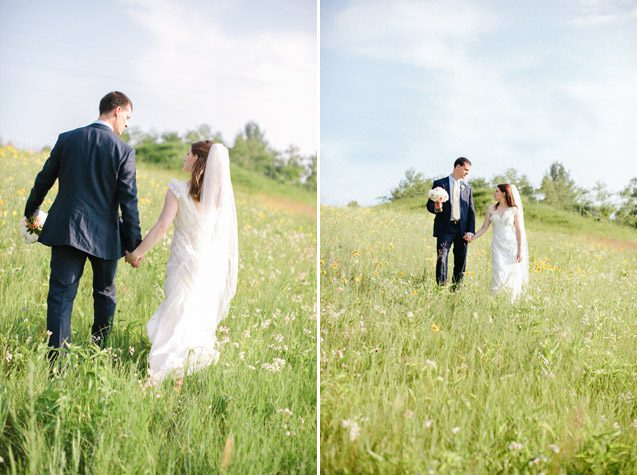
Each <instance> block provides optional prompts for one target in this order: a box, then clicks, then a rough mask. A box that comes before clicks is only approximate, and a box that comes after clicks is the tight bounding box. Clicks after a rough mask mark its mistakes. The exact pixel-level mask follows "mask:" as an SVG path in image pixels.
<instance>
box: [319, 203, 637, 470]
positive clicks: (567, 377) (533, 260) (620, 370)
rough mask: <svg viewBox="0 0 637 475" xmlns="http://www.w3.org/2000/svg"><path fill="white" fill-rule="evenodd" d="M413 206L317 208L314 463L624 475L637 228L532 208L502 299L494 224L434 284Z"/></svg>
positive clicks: (424, 228)
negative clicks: (514, 292) (517, 268)
mask: <svg viewBox="0 0 637 475" xmlns="http://www.w3.org/2000/svg"><path fill="white" fill-rule="evenodd" d="M422 206H423V203H422V202H419V201H418V200H412V201H409V200H407V199H406V200H399V201H398V202H397V203H394V204H385V205H381V206H376V207H372V208H355V207H352V208H333V207H327V206H326V207H322V208H321V270H320V274H321V286H320V288H321V334H322V343H321V421H320V426H321V468H322V470H323V471H325V473H540V472H544V473H633V471H634V467H635V466H637V430H636V427H637V413H636V412H635V407H636V406H635V395H636V394H637V362H636V359H635V348H637V333H636V332H635V331H634V330H635V316H636V315H637V304H636V303H635V302H637V285H636V283H637V231H636V230H634V229H632V228H625V227H621V226H616V225H612V224H602V223H597V222H595V221H593V220H586V219H584V218H581V217H580V216H577V215H573V214H569V213H564V212H561V211H556V210H554V209H551V208H549V207H546V206H541V205H529V206H528V207H527V209H528V211H527V215H528V220H527V223H526V224H527V234H528V239H529V251H530V284H529V287H528V289H527V292H526V295H525V296H524V297H523V298H522V299H521V300H520V301H519V302H518V303H516V304H511V303H510V301H509V299H508V298H507V296H506V295H491V293H490V290H489V289H490V280H491V256H490V253H491V250H490V245H491V231H489V233H487V234H486V235H485V236H484V237H483V238H481V239H479V240H477V241H475V242H474V243H472V244H470V247H469V255H468V264H467V274H466V278H465V282H464V285H463V287H462V288H461V289H460V290H459V291H458V292H455V293H452V292H450V291H449V290H448V289H446V288H444V289H440V288H438V287H437V286H436V284H435V265H436V257H437V256H436V244H435V240H434V238H433V237H432V225H433V215H431V214H430V213H428V212H427V211H426V210H424V209H423V208H422ZM480 224H481V219H479V224H478V225H480ZM450 259H452V256H451V257H450Z"/></svg>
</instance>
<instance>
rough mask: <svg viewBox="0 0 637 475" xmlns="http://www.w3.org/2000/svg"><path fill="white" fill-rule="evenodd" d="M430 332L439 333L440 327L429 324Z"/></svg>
mask: <svg viewBox="0 0 637 475" xmlns="http://www.w3.org/2000/svg"><path fill="white" fill-rule="evenodd" d="M431 331H432V332H434V333H438V332H439V331H440V327H439V326H438V325H436V324H435V323H432V324H431Z"/></svg>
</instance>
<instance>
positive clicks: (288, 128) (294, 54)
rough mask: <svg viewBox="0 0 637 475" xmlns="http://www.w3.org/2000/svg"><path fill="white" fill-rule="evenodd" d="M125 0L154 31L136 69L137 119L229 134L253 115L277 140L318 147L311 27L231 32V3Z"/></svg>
mask: <svg viewBox="0 0 637 475" xmlns="http://www.w3.org/2000/svg"><path fill="white" fill-rule="evenodd" d="M123 4H124V5H125V7H126V9H127V10H128V12H129V14H130V15H131V16H132V17H133V18H134V19H135V20H136V21H137V22H139V24H140V26H141V27H143V28H146V29H148V30H149V31H150V32H152V37H153V41H152V44H151V45H150V46H149V47H148V50H147V52H146V54H144V55H143V57H142V58H140V60H139V61H138V62H137V65H136V68H135V71H134V73H135V75H136V76H137V80H138V83H140V84H143V85H144V87H143V91H138V94H141V97H142V98H141V100H140V101H137V102H136V103H140V104H143V106H144V107H143V108H141V107H140V108H138V112H136V113H137V114H138V116H139V118H140V122H142V121H143V122H144V123H153V124H154V125H155V126H156V127H157V128H159V129H163V128H171V129H173V130H183V129H185V128H188V127H192V126H194V125H197V124H201V123H208V124H209V125H211V126H212V127H213V128H214V129H217V130H220V131H221V132H222V133H223V136H224V138H225V139H226V141H232V140H233V138H234V136H235V134H236V133H237V132H238V130H239V129H240V128H241V127H242V126H243V125H244V124H245V123H246V122H247V121H248V120H256V121H257V122H258V123H259V124H260V125H261V126H262V127H263V128H264V129H265V130H266V138H268V139H269V140H270V142H271V143H272V144H273V145H274V146H275V147H277V148H280V149H282V148H285V147H286V146H287V145H289V144H290V143H294V144H296V145H298V146H299V147H300V148H301V151H302V152H303V153H314V152H315V151H316V148H317V144H316V140H317V138H316V108H317V101H316V87H317V81H316V74H317V60H316V38H315V35H314V32H311V31H310V32H298V31H286V32H277V33H274V32H269V31H266V30H260V31H254V32H252V33H250V34H243V35H236V34H233V33H229V31H232V28H231V26H232V19H231V18H224V14H226V15H227V11H228V9H229V8H230V7H229V4H228V3H227V2H226V3H223V2H221V3H219V4H215V5H214V7H215V9H214V11H211V12H202V11H201V10H198V9H194V8H188V7H186V6H183V5H182V4H180V3H176V2H170V1H167V0H160V1H150V0H127V1H125V2H124V3H123ZM167 102H169V103H170V104H171V107H175V108H176V109H177V112H175V113H174V114H173V115H172V116H166V114H165V113H163V112H162V105H163V104H165V103H167Z"/></svg>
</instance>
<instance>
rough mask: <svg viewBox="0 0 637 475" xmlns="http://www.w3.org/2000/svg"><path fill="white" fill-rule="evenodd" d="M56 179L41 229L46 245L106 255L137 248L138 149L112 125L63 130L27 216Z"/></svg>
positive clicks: (40, 175)
mask: <svg viewBox="0 0 637 475" xmlns="http://www.w3.org/2000/svg"><path fill="white" fill-rule="evenodd" d="M56 179H57V180H59V186H58V194H57V196H56V197H55V201H54V202H53V205H52V206H51V209H49V211H48V213H49V215H48V217H47V219H46V222H45V223H44V227H43V229H42V232H41V233H40V238H39V241H40V242H41V243H42V244H46V245H47V246H72V247H74V248H76V249H79V250H81V251H84V252H86V253H88V254H90V255H93V256H96V257H99V258H101V259H108V260H114V259H119V258H120V257H122V256H123V255H124V252H123V251H124V249H126V250H129V251H132V250H133V249H134V248H135V247H136V244H137V243H138V242H139V241H140V240H141V229H140V226H139V212H138V209H137V184H136V180H135V150H134V149H133V148H132V147H130V146H129V145H127V144H126V143H124V142H123V141H122V140H121V139H120V138H119V137H118V136H117V135H116V134H115V133H114V132H113V131H112V130H111V129H110V128H109V127H108V126H106V125H103V124H97V123H94V124H90V125H88V126H86V127H80V128H79V129H75V130H71V131H70V132H65V133H63V134H60V136H59V137H58V140H57V142H56V144H55V146H54V147H53V149H52V150H51V155H50V156H49V158H48V159H47V161H46V162H45V163H44V167H43V168H42V171H40V173H38V176H37V177H36V179H35V184H34V185H33V189H32V190H31V194H30V195H29V198H28V199H27V204H26V207H25V209H24V215H25V216H26V217H32V216H34V215H35V214H36V212H37V211H38V210H39V207H40V206H41V205H42V202H43V201H44V198H45V196H46V194H47V193H48V191H49V190H50V189H51V187H52V186H53V184H54V183H55V180H56ZM118 208H119V209H121V212H122V215H121V217H120V216H119V213H118ZM120 227H121V229H120Z"/></svg>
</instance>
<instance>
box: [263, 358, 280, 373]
mask: <svg viewBox="0 0 637 475" xmlns="http://www.w3.org/2000/svg"><path fill="white" fill-rule="evenodd" d="M284 366H285V360H284V359H283V358H274V360H272V363H263V364H262V365H261V368H262V369H265V370H267V371H270V372H272V373H278V372H279V371H281V369H283V367H284Z"/></svg>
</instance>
